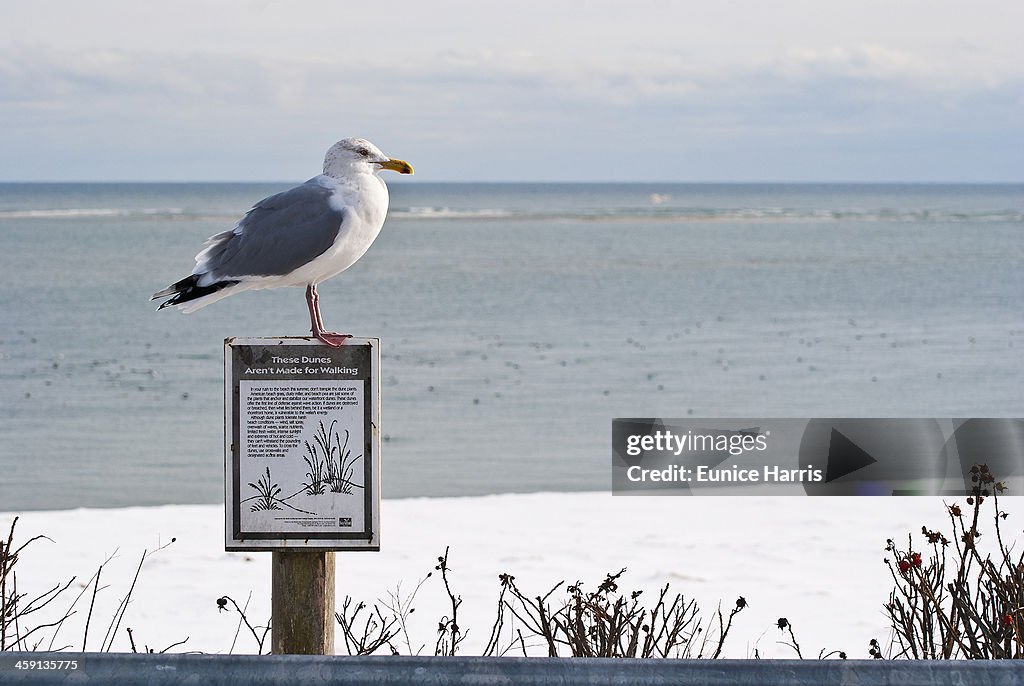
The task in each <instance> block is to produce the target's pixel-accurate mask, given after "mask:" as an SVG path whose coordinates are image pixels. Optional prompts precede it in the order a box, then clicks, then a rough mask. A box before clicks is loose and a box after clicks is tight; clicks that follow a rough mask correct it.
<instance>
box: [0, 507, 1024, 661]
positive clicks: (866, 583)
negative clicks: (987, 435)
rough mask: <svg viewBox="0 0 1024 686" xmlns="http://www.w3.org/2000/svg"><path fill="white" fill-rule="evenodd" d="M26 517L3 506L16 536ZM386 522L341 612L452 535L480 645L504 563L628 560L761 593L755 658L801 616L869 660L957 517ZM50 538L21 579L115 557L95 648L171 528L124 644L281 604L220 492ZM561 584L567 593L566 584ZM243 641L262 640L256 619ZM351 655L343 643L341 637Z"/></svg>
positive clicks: (739, 640)
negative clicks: (899, 564)
mask: <svg viewBox="0 0 1024 686" xmlns="http://www.w3.org/2000/svg"><path fill="white" fill-rule="evenodd" d="M1019 500H1020V499H1016V498H1015V499H1008V501H1010V502H1008V503H1007V506H1006V508H1005V509H1008V510H1009V511H1010V512H1014V511H1015V510H1019V508H1018V507H1015V503H1014V502H1013V501H1019ZM13 517H14V513H5V514H0V530H2V531H3V532H4V534H5V535H6V531H7V529H8V527H9V525H10V522H11V520H12V518H13ZM381 521H382V528H383V531H382V551H381V552H380V553H338V557H337V593H338V606H339V608H340V605H341V600H342V599H343V598H344V597H345V595H351V596H353V597H354V598H356V599H357V600H365V601H370V602H372V601H374V600H376V599H378V598H385V599H386V598H387V594H388V593H389V592H394V591H395V590H396V588H398V587H399V584H400V585H401V591H400V595H403V596H404V595H407V594H408V593H409V592H410V591H411V590H412V589H413V588H414V587H415V586H416V584H417V583H418V582H419V580H420V579H422V578H423V577H424V576H426V574H427V573H428V572H430V571H432V570H433V568H434V565H436V564H437V557H438V556H439V555H441V554H443V552H444V549H445V547H446V546H450V548H451V552H450V557H449V565H450V567H451V569H452V573H451V576H450V580H451V582H452V585H453V589H454V590H455V592H456V593H458V594H460V595H461V596H462V597H463V600H464V603H463V605H462V607H461V608H460V616H459V620H460V621H459V624H460V626H462V627H464V628H467V629H468V630H469V635H468V638H467V640H466V642H465V643H464V644H463V650H462V652H463V653H464V654H479V652H480V649H481V647H482V646H483V644H484V643H485V642H486V640H487V637H488V635H489V633H490V628H491V624H492V622H493V620H494V614H495V604H496V600H497V597H498V590H499V583H498V575H499V574H500V573H503V572H507V573H510V574H513V575H515V577H516V583H517V584H518V585H519V587H520V588H521V589H522V590H523V591H524V592H525V593H527V594H528V595H533V594H542V593H545V592H547V590H549V589H550V587H551V586H552V585H554V583H555V582H557V581H558V580H561V579H565V580H567V581H569V582H573V581H576V580H582V581H583V582H584V583H585V586H587V587H593V586H596V584H597V583H599V582H600V581H601V580H602V579H603V577H604V574H605V573H607V572H610V571H618V570H619V569H620V568H622V567H627V568H628V569H629V571H628V572H627V574H626V575H625V576H624V577H623V583H621V585H620V586H621V588H622V589H623V590H631V589H634V588H642V589H646V590H647V591H648V594H646V597H650V592H651V591H653V590H654V589H656V588H657V587H658V586H660V585H663V584H664V583H666V582H669V583H671V584H672V588H673V589H674V590H676V591H679V592H681V593H683V594H684V595H686V596H687V597H692V598H695V599H696V600H697V602H698V604H699V605H700V606H701V607H702V608H704V610H705V611H706V614H707V613H710V612H711V611H713V610H714V609H715V607H716V606H717V604H718V602H719V600H721V602H722V608H723V611H725V612H727V611H728V610H729V609H730V608H732V607H733V605H734V603H735V601H736V598H737V597H738V596H741V595H742V596H743V597H745V598H746V599H747V601H748V603H749V607H748V609H747V610H745V611H744V612H743V613H741V614H740V615H738V616H737V618H736V620H735V623H734V627H733V631H732V633H731V634H730V640H729V642H728V643H727V644H726V653H727V655H728V656H731V657H747V656H753V654H754V650H755V648H757V650H758V652H759V653H760V655H761V656H763V657H794V656H795V655H794V654H793V652H792V650H791V649H790V648H787V647H785V646H783V645H781V644H780V643H778V642H779V641H781V640H782V639H783V638H786V637H784V636H783V635H782V634H781V632H780V631H779V630H778V629H777V628H775V623H776V621H777V620H778V618H779V617H787V618H788V619H789V620H790V622H791V623H792V625H793V628H794V631H795V633H796V638H797V640H798V641H799V642H800V645H801V647H802V649H803V653H804V656H805V657H809V656H810V657H813V656H817V655H818V652H819V651H820V650H822V649H825V650H826V651H828V650H845V651H846V652H847V653H848V654H849V655H850V657H867V648H868V641H869V640H870V639H871V638H878V639H879V640H880V641H882V642H883V644H887V643H888V639H889V630H888V625H887V622H886V620H885V617H884V615H883V611H882V604H883V602H884V601H885V599H886V596H887V594H888V592H889V589H890V587H891V579H890V578H889V575H888V572H887V570H886V568H885V567H884V565H883V564H882V559H883V558H884V557H885V552H884V550H883V548H884V546H885V540H886V538H888V537H893V538H895V539H896V540H897V541H899V542H901V543H902V542H904V541H905V540H906V534H907V532H909V531H914V532H919V531H920V529H921V526H922V525H923V524H928V525H929V527H932V528H935V527H941V528H942V529H943V530H948V526H945V525H946V524H948V521H947V520H946V518H945V515H944V508H943V506H942V501H941V500H939V499H934V498H852V497H851V498H806V497H775V498H769V497H689V498H687V497H681V498H660V497H612V496H610V495H608V494H605V493H571V494H565V493H537V494H526V495H495V496H486V497H467V498H423V499H408V500H385V501H384V502H383V503H382V518H381ZM1008 530H1009V531H1011V532H1012V531H1016V530H1017V529H1016V527H1013V526H1011V527H1009V528H1008ZM36 534H45V535H47V536H48V537H50V538H51V539H53V542H50V541H47V540H40V541H36V542H34V543H33V544H32V545H31V546H29V547H28V548H27V549H26V550H25V551H24V553H23V556H22V558H21V559H20V560H19V562H18V565H17V569H18V570H19V572H20V573H19V576H18V584H19V590H20V591H22V592H40V591H43V590H45V589H47V588H49V587H51V586H53V585H54V584H56V583H58V582H59V581H62V580H65V581H66V580H67V579H68V578H70V577H71V576H73V575H74V576H77V577H78V579H77V580H76V583H75V584H73V585H72V588H71V591H75V592H77V590H78V589H79V588H80V587H79V586H78V583H79V582H81V583H84V582H85V581H87V580H88V579H89V577H90V576H91V575H92V574H93V573H94V572H95V570H96V568H97V566H98V565H99V564H100V563H102V562H103V561H104V560H105V559H107V558H108V557H109V556H110V555H111V554H114V553H116V555H115V557H114V559H113V560H111V561H110V562H109V563H108V564H107V566H106V567H105V568H104V571H103V575H102V584H101V587H103V590H102V591H101V592H100V593H99V595H98V597H97V601H96V608H95V609H94V610H93V620H92V627H91V629H90V635H89V646H88V647H89V649H90V650H95V649H98V647H99V642H100V640H101V638H102V634H103V633H104V631H105V630H106V629H107V625H108V623H109V621H110V617H111V616H113V614H114V609H115V607H116V605H117V603H118V602H119V601H120V599H121V598H122V597H123V596H124V594H125V593H126V592H127V590H128V587H129V585H130V583H131V579H132V576H133V575H134V573H135V569H136V566H137V565H138V561H139V559H140V557H141V555H142V553H143V551H144V550H146V549H149V550H151V551H152V550H154V549H155V548H158V547H159V546H162V545H164V544H167V543H168V542H169V541H170V540H171V539H172V538H175V539H176V540H175V542H174V543H172V544H171V545H169V546H168V547H166V548H164V549H162V550H160V551H158V552H155V553H152V554H151V556H150V557H148V558H147V559H146V562H145V564H144V566H143V567H142V571H141V574H140V576H139V580H138V584H137V586H136V588H135V591H134V594H133V596H132V601H131V604H130V606H129V608H128V611H127V613H126V615H125V619H124V622H123V623H122V626H121V630H120V632H119V634H118V637H117V639H116V640H115V641H114V650H122V651H127V650H130V647H129V643H128V637H127V634H126V632H125V627H131V629H132V631H133V632H134V635H135V639H136V643H137V644H138V645H139V647H140V649H141V648H142V646H143V644H145V645H148V646H149V647H152V648H156V649H157V650H159V649H162V648H164V647H166V646H168V645H170V644H172V643H175V642H176V641H179V640H181V639H183V638H185V637H186V636H187V637H188V641H187V643H185V644H184V645H182V646H179V647H177V648H174V650H175V651H183V650H194V651H203V652H211V653H225V652H228V651H229V650H230V649H231V645H232V640H233V639H234V637H235V631H236V628H237V624H238V622H237V620H238V616H237V614H229V613H226V612H225V613H222V612H218V610H217V604H216V599H217V598H218V597H220V596H222V595H229V596H231V597H232V598H234V599H235V600H237V601H238V602H239V603H240V604H244V603H245V602H246V600H247V599H248V598H249V597H250V594H251V600H249V613H248V614H249V617H250V619H251V620H252V621H253V622H254V623H255V622H257V621H258V622H261V623H263V622H265V621H266V620H267V618H268V617H269V614H270V553H226V552H224V548H223V509H222V508H221V507H219V506H212V505H201V506H165V507H145V508H125V509H97V510H65V511H54V512H26V513H23V514H22V516H21V519H20V521H19V522H18V527H17V535H16V541H17V540H21V541H24V540H26V539H27V538H28V537H29V536H33V535H36ZM561 597H564V594H562V592H561V591H559V592H558V593H556V594H555V596H553V598H556V599H560V598H561ZM70 600H71V596H70V595H69V596H67V597H66V598H65V599H64V601H63V605H64V606H66V605H67V603H68V602H70ZM88 601H89V597H88V594H87V595H86V596H85V597H83V599H82V600H81V601H79V603H78V605H77V608H76V609H77V614H76V616H75V617H74V618H73V619H72V620H71V621H69V622H68V623H67V624H66V625H65V627H64V628H62V630H61V632H60V634H59V635H58V637H57V639H56V642H55V643H54V645H55V646H58V645H65V644H70V645H71V646H72V647H73V648H74V649H81V644H82V637H83V636H82V634H83V632H82V626H83V620H84V617H85V615H86V614H87V612H88ZM446 602H447V597H446V596H445V594H444V589H443V587H442V585H441V580H440V578H439V575H437V574H435V575H434V577H432V578H430V579H428V580H427V581H426V583H424V584H423V586H422V588H421V589H420V591H419V594H418V596H417V600H416V602H415V604H414V606H415V607H416V612H415V613H414V614H413V615H412V617H411V624H410V629H411V635H412V638H413V643H414V646H413V647H414V649H415V648H418V647H419V646H420V645H423V644H426V648H424V652H425V653H426V654H432V651H433V645H434V641H435V638H436V633H435V632H436V629H437V621H438V619H439V618H440V617H441V616H442V614H444V612H445V603H446ZM47 635H48V634H47ZM339 641H340V637H339ZM48 643H49V641H47V642H46V643H44V644H43V645H42V646H41V648H45V647H46V646H47V645H48ZM267 645H268V646H269V640H268V643H267ZM234 650H235V652H255V642H254V641H253V639H252V637H251V636H249V635H247V633H246V632H245V629H244V628H243V633H242V634H241V635H240V636H239V637H238V643H237V645H236V647H235V648H234ZM405 650H406V648H405V647H404V646H402V652H405ZM338 651H339V652H344V649H343V647H342V646H341V644H340V642H339V645H338Z"/></svg>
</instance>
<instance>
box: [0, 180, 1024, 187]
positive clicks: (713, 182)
mask: <svg viewBox="0 0 1024 686" xmlns="http://www.w3.org/2000/svg"><path fill="white" fill-rule="evenodd" d="M303 181H304V179H303V180H295V179H293V180H285V179H135V180H125V179H92V180H84V179H18V180H12V179H0V184H10V185H15V184H39V185H42V184H54V185H57V184H86V183H93V184H139V185H146V184H187V183H193V184H199V183H202V184H215V183H225V184H228V183H230V184H257V183H259V184H263V183H266V184H289V183H290V184H296V183H302V182H303ZM423 183H429V184H453V185H454V184H478V185H486V184H493V185H498V184H537V185H588V184H592V185H609V184H617V185H633V184H635V185H641V184H689V185H708V186H712V185H758V186H768V185H800V186H810V185H847V186H900V185H902V186H968V185H970V186H1020V185H1024V179H1021V180H987V181H976V180H960V181H907V180H891V179H890V180H881V181H866V180H856V179H854V180H807V179H802V180H801V179H785V180H751V179H748V180H721V179H718V180H666V179H640V180H614V179H606V180H595V179H590V180H552V179H532V180H531V179H518V180H465V179H441V180H426V181H419V180H408V179H394V180H389V182H388V185H389V186H396V185H397V186H406V185H408V186H412V185H415V184H423Z"/></svg>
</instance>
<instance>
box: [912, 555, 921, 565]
mask: <svg viewBox="0 0 1024 686" xmlns="http://www.w3.org/2000/svg"><path fill="white" fill-rule="evenodd" d="M910 561H911V562H912V563H913V564H914V566H915V567H920V566H921V553H914V554H912V555H911V556H910Z"/></svg>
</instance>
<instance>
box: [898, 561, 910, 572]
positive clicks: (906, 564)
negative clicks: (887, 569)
mask: <svg viewBox="0 0 1024 686" xmlns="http://www.w3.org/2000/svg"><path fill="white" fill-rule="evenodd" d="M900 571H901V572H903V573H904V574H906V573H907V572H909V571H910V563H909V562H907V561H906V560H900Z"/></svg>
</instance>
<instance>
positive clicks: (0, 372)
mask: <svg viewBox="0 0 1024 686" xmlns="http://www.w3.org/2000/svg"><path fill="white" fill-rule="evenodd" d="M289 185H291V184H288V183H282V184H0V284H2V288H0V511H8V510H18V509H59V508H72V507H79V506H93V507H109V506H122V505H132V504H138V505H148V504H163V503H213V502H219V501H220V500H221V499H222V497H223V496H222V493H223V486H222V473H223V472H222V464H223V454H222V452H223V448H222V445H223V443H222V431H223V414H222V412H223V378H222V366H221V359H222V347H223V339H224V338H225V337H228V336H262V335H267V336H276V335H304V334H306V333H307V332H308V327H309V323H308V317H307V314H306V308H305V303H304V300H303V293H302V291H301V290H300V289H281V290H276V291H262V292H250V293H244V294H241V295H239V296H236V297H232V298H228V299H226V300H223V301H221V302H219V303H216V304H214V305H213V306H211V307H208V308H206V309H204V310H201V311H200V312H197V313H195V314H192V315H187V316H186V315H182V314H180V313H178V312H176V311H163V312H160V313H157V312H155V311H154V304H153V303H150V302H149V296H150V294H151V293H153V292H154V291H156V290H158V289H159V288H162V287H163V286H165V285H166V284H168V283H170V282H171V281H174V280H176V279H178V278H180V277H181V276H184V275H185V274H187V273H188V272H189V271H190V270H191V266H192V257H193V256H194V255H195V253H196V252H197V251H198V249H199V247H200V246H201V244H202V242H203V240H204V239H205V238H206V237H207V236H209V235H211V234H213V233H216V232H218V231H221V230H224V229H226V228H230V226H232V225H233V223H234V221H235V220H236V219H237V218H238V217H239V216H240V214H241V213H242V211H244V209H246V208H248V207H249V206H250V205H251V204H252V203H253V202H255V201H256V200H259V199H260V198H262V197H264V196H266V195H268V194H270V193H272V192H275V191H277V190H281V189H282V188H285V187H288V186H289ZM391 188H392V203H391V204H392V210H391V214H390V217H389V219H388V222H387V224H386V225H385V227H384V230H383V232H382V233H381V236H380V237H379V238H378V240H377V242H376V243H375V244H374V245H373V247H372V248H371V249H370V251H369V252H368V253H367V255H366V256H365V257H364V258H363V259H362V260H361V261H360V262H358V263H357V264H356V265H355V266H353V267H352V268H351V269H349V270H348V271H347V272H345V273H343V274H341V275H339V276H337V277H335V278H334V279H332V280H331V281H328V282H326V283H325V284H324V285H322V286H321V288H320V292H321V307H322V310H323V313H324V318H325V321H326V323H327V325H328V327H329V328H333V329H337V330H343V331H346V332H350V333H353V334H356V335H361V336H379V337H380V338H381V339H382V395H383V404H382V408H383V409H382V433H383V435H384V444H383V450H382V453H383V454H382V458H383V462H382V465H383V478H382V482H383V488H384V494H385V496H390V497H407V496H422V495H426V496H436V495H471V494H483V493H498V492H530V491H572V490H601V489H606V488H608V487H609V486H610V481H611V476H610V468H609V462H610V460H609V456H610V445H609V443H610V435H611V420H612V418H614V417H640V416H663V417H686V416H696V417H699V416H709V417H718V416H748V417H749V416H872V417H874V416H879V417H885V416H899V417H904V416H951V417H968V416H1017V417H1019V416H1022V415H1024V393H1022V392H1021V389H1022V387H1024V355H1022V353H1024V308H1022V305H1021V303H1022V296H1024V275H1022V270H1021V267H1020V265H1021V262H1022V257H1024V240H1022V239H1024V186H1021V185H985V186H969V185H712V184H686V185H681V184H659V183H648V184H586V185H568V184H542V185H531V184H431V183H417V182H415V180H413V181H410V182H403V183H393V184H392V186H391Z"/></svg>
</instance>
